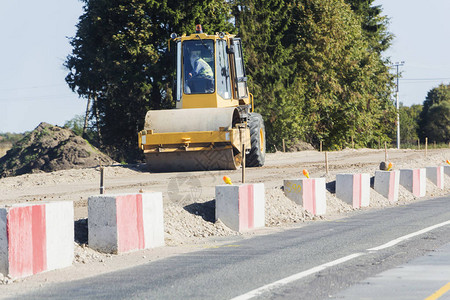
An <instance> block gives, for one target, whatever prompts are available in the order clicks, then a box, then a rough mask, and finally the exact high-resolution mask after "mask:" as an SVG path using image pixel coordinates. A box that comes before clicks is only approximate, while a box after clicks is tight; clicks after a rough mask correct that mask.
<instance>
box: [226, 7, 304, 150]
mask: <svg viewBox="0 0 450 300" xmlns="http://www.w3.org/2000/svg"><path fill="white" fill-rule="evenodd" d="M292 5H293V4H292V3H291V1H285V0H269V1H262V0H245V1H235V2H234V15H235V19H236V26H237V29H238V30H239V36H240V37H241V38H242V41H243V44H244V56H245V58H246V68H247V73H248V77H249V90H250V92H251V93H253V94H254V98H255V103H256V104H255V107H256V111H257V112H259V113H261V114H262V116H263V118H264V120H265V126H266V131H267V145H268V147H269V149H273V148H274V146H275V147H276V146H278V147H280V145H281V143H282V140H283V139H286V140H287V141H288V144H289V142H291V141H294V140H295V139H297V138H299V137H301V136H302V135H303V134H304V133H305V132H306V129H305V128H304V127H303V126H302V125H303V123H302V122H303V113H302V110H301V103H302V98H303V94H304V93H303V92H302V80H301V78H296V77H295V76H294V71H295V67H294V66H293V65H290V63H289V60H290V57H291V56H292V51H293V47H292V42H291V41H290V38H291V35H290V34H289V32H288V29H289V24H290V23H291V17H292V15H291V11H292Z"/></svg>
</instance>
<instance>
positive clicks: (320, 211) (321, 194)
mask: <svg viewBox="0 0 450 300" xmlns="http://www.w3.org/2000/svg"><path fill="white" fill-rule="evenodd" d="M314 180H315V188H316V193H315V196H316V197H315V202H316V215H318V216H321V215H325V214H326V212H327V198H326V192H325V190H326V184H325V178H315V179H314Z"/></svg>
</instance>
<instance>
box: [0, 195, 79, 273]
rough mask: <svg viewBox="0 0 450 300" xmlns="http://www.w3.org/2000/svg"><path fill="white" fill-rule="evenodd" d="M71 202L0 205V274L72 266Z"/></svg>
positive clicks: (33, 271)
mask: <svg viewBox="0 0 450 300" xmlns="http://www.w3.org/2000/svg"><path fill="white" fill-rule="evenodd" d="M73 255H74V223H73V202H72V201H59V202H45V203H39V204H25V205H24V204H16V205H12V206H8V207H5V208H0V273H2V274H3V275H5V276H10V277H12V278H22V277H26V276H30V275H34V274H37V273H40V272H44V271H49V270H54V269H59V268H65V267H68V266H71V265H72V261H73Z"/></svg>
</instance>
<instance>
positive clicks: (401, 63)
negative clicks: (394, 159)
mask: <svg viewBox="0 0 450 300" xmlns="http://www.w3.org/2000/svg"><path fill="white" fill-rule="evenodd" d="M404 64H405V62H404V61H401V62H396V63H394V64H393V65H392V66H393V67H396V68H397V88H396V99H397V104H396V107H397V149H400V104H399V103H400V102H399V100H398V91H399V89H398V78H399V75H398V68H399V67H401V66H403V65H404Z"/></svg>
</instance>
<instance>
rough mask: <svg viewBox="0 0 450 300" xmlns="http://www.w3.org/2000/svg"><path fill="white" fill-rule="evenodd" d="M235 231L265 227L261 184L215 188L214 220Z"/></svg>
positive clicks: (262, 185)
mask: <svg viewBox="0 0 450 300" xmlns="http://www.w3.org/2000/svg"><path fill="white" fill-rule="evenodd" d="M218 219H220V220H221V221H222V222H223V223H224V224H225V225H226V226H228V227H229V228H231V229H233V230H235V231H239V232H240V231H246V230H251V229H256V228H261V227H264V226H265V193H264V184H263V183H253V184H241V185H218V186H216V220H218Z"/></svg>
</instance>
